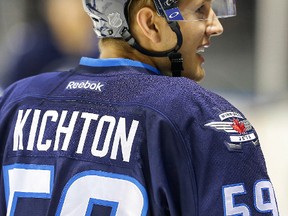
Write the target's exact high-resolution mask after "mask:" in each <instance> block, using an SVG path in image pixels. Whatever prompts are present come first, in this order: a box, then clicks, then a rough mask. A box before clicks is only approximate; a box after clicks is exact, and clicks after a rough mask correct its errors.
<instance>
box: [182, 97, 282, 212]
mask: <svg viewBox="0 0 288 216" xmlns="http://www.w3.org/2000/svg"><path fill="white" fill-rule="evenodd" d="M217 104H222V105H223V104H226V105H224V106H219V105H217ZM184 126H185V127H184V128H183V131H185V132H183V137H184V139H185V142H186V143H187V145H188V146H189V147H188V149H189V151H190V156H191V161H192V167H193V169H194V171H195V178H196V185H197V194H198V209H199V213H198V214H199V215H279V213H278V209H277V203H276V198H275V193H274V190H273V186H272V183H271V181H270V179H269V175H268V173H267V169H266V165H265V160H264V156H263V154H262V150H261V145H260V141H259V137H258V135H257V133H256V131H255V129H254V127H253V126H252V125H251V123H250V122H249V121H248V120H247V119H246V118H245V116H244V115H243V114H242V113H241V112H239V111H238V110H237V109H236V108H234V107H233V106H231V105H229V103H228V102H226V101H224V100H223V101H222V99H219V100H217V102H216V103H215V104H214V105H213V104H210V105H209V106H204V107H202V108H201V109H199V110H198V111H196V113H194V117H193V118H190V119H187V122H186V123H185V125H184Z"/></svg>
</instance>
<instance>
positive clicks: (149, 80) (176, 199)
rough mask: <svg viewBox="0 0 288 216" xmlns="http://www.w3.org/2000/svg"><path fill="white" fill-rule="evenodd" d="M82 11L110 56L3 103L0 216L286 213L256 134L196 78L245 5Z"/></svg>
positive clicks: (139, 0)
mask: <svg viewBox="0 0 288 216" xmlns="http://www.w3.org/2000/svg"><path fill="white" fill-rule="evenodd" d="M83 4H84V8H85V10H86V12H87V13H88V15H89V16H90V17H91V18H92V20H93V23H94V29H95V32H96V33H97V35H98V37H99V38H102V39H101V41H100V48H101V58H100V59H91V58H82V59H81V61H80V64H79V67H77V68H75V69H73V70H71V71H67V72H61V73H60V72H51V73H46V74H42V75H38V76H35V77H31V78H28V79H25V80H22V81H19V82H17V83H15V84H13V85H11V86H10V87H9V88H8V89H6V91H5V93H4V96H3V97H2V98H1V102H0V141H1V142H0V143H1V144H0V153H1V154H0V161H1V167H2V171H1V180H0V205H1V206H0V215H17V216H18V215H69V216H70V215H72V216H80V215H101V216H105V215H121V216H129V215H131V216H132V215H133V216H138V215H161V216H164V215H173V216H180V215H187V216H194V215H195V216H196V215H197V216H219V215H234V216H236V215H245V216H250V215H251V216H255V215H256V216H257V215H274V216H276V215H279V212H278V208H277V203H276V198H275V194H274V190H273V186H272V184H271V182H270V179H269V176H268V174H267V170H266V167H265V162H264V158H263V154H262V151H261V148H260V142H259V139H258V135H257V133H256V131H255V130H254V128H253V126H252V125H251V124H250V123H249V121H248V120H247V119H246V118H245V116H244V115H243V114H242V113H241V112H240V111H239V110H237V109H236V108H235V107H234V106H232V105H231V104H230V103H228V102H227V101H226V100H224V99H223V98H221V97H220V96H218V95H216V94H214V93H212V92H210V91H207V90H205V89H203V88H202V87H201V86H199V85H198V84H197V83H196V82H195V81H198V80H200V79H202V78H203V76H204V69H203V68H202V63H203V62H204V58H203V57H202V56H201V52H203V51H204V50H205V49H206V48H207V47H209V45H210V39H211V37H212V36H216V35H220V34H221V33H222V32H223V28H222V26H221V24H220V22H219V20H218V18H223V17H229V16H234V15H235V1H234V0H214V1H211V0H191V1H188V0H181V1H177V0H132V1H129V0H83ZM68 8H69V6H67V9H68ZM60 21H61V20H60ZM60 21H59V22H60Z"/></svg>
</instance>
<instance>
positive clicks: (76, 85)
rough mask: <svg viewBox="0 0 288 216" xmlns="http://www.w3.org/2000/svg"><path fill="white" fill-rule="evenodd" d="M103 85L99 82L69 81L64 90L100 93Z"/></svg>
mask: <svg viewBox="0 0 288 216" xmlns="http://www.w3.org/2000/svg"><path fill="white" fill-rule="evenodd" d="M103 87H104V84H102V83H101V82H90V81H89V80H87V81H71V82H69V83H68V85H67V86H66V90H77V89H86V90H92V91H98V92H102V90H103Z"/></svg>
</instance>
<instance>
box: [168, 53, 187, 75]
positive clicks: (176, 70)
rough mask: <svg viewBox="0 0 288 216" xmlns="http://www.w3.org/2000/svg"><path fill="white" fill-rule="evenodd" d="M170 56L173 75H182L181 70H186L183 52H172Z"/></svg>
mask: <svg viewBox="0 0 288 216" xmlns="http://www.w3.org/2000/svg"><path fill="white" fill-rule="evenodd" d="M168 56H169V59H170V62H171V71H172V75H173V77H181V72H182V71H183V70H184V68H183V58H182V55H181V53H179V52H175V53H170V54H169V55H168Z"/></svg>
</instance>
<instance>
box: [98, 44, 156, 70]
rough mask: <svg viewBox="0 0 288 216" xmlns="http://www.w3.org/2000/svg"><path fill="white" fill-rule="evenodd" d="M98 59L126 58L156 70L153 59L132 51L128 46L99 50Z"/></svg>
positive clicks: (108, 47) (109, 46) (107, 47)
mask: <svg viewBox="0 0 288 216" xmlns="http://www.w3.org/2000/svg"><path fill="white" fill-rule="evenodd" d="M100 58H126V59H131V60H134V61H140V62H143V63H145V64H149V65H151V66H153V67H155V68H157V65H156V63H155V61H154V60H153V58H151V57H150V56H146V55H144V54H142V53H140V52H138V51H137V50H136V49H133V48H132V47H130V46H129V45H128V46H113V45H107V46H105V47H103V48H102V49H101V53H100Z"/></svg>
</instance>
